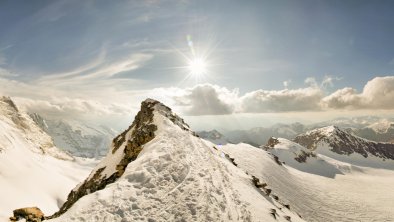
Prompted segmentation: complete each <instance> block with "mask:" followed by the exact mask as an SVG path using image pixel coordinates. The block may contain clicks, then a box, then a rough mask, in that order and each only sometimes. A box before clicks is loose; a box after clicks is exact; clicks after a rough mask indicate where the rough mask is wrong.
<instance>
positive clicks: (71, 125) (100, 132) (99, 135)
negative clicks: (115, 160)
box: [30, 113, 116, 158]
mask: <svg viewBox="0 0 394 222" xmlns="http://www.w3.org/2000/svg"><path fill="white" fill-rule="evenodd" d="M30 116H31V118H32V119H33V120H34V121H35V122H36V123H37V125H39V126H40V128H41V129H42V130H43V131H45V132H46V133H47V134H49V135H50V136H51V137H52V138H53V140H54V143H55V145H56V146H57V147H59V148H61V149H63V150H66V151H67V152H69V153H71V154H73V155H74V156H79V157H89V158H92V157H102V156H105V155H106V153H107V151H108V147H109V146H110V144H111V140H112V138H114V137H115V135H116V132H115V131H114V130H111V129H109V128H107V127H104V126H95V125H93V124H89V125H88V124H85V123H82V122H79V121H72V120H53V119H44V118H43V117H41V116H40V115H39V114H37V113H33V114H30Z"/></svg>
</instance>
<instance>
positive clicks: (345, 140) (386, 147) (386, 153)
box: [294, 126, 394, 160]
mask: <svg viewBox="0 0 394 222" xmlns="http://www.w3.org/2000/svg"><path fill="white" fill-rule="evenodd" d="M294 142H296V143H298V144H300V145H302V146H304V147H306V148H308V149H309V150H312V151H313V150H315V149H316V148H317V147H318V144H320V143H323V142H324V143H327V144H328V145H329V147H330V150H331V151H332V152H335V153H337V154H342V155H350V154H352V153H358V154H360V155H362V156H363V157H365V158H367V157H368V155H372V156H376V157H379V158H382V159H392V160H394V144H391V143H378V142H373V141H369V140H366V139H363V138H360V137H357V136H353V135H351V134H350V133H347V132H345V131H343V130H341V129H339V128H338V127H336V126H329V127H324V128H319V129H315V130H312V131H309V132H307V133H305V134H301V135H299V136H297V137H296V138H295V139H294ZM301 159H302V157H301ZM301 159H300V160H301Z"/></svg>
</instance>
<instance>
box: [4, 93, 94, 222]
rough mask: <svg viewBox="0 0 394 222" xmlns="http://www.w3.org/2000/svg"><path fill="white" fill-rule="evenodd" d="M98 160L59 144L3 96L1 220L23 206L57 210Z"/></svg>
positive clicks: (45, 211) (48, 212)
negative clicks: (74, 155) (72, 153)
mask: <svg viewBox="0 0 394 222" xmlns="http://www.w3.org/2000/svg"><path fill="white" fill-rule="evenodd" d="M95 164H96V162H94V161H92V160H85V159H81V158H76V159H75V158H72V157H71V156H69V155H68V154H66V153H64V152H62V151H61V150H59V149H58V148H56V147H55V146H54V144H53V142H52V139H51V137H50V136H48V135H47V134H46V133H45V132H43V131H42V130H41V129H40V128H39V127H38V126H37V125H36V124H35V123H34V121H33V120H32V119H31V118H30V117H29V116H28V115H27V114H26V113H24V112H20V111H19V110H18V109H17V108H16V106H15V105H13V102H12V100H10V99H9V98H7V97H1V98H0V197H1V199H2V201H0V221H7V220H8V218H9V217H10V216H12V211H13V210H15V209H17V208H21V207H32V206H39V207H40V208H41V210H43V212H44V213H45V214H51V213H54V212H55V211H57V210H58V208H59V206H60V205H61V204H62V203H63V202H64V201H65V199H66V198H67V194H68V192H69V190H70V189H71V188H72V187H74V186H75V185H76V184H77V183H78V182H79V181H80V180H82V178H85V177H86V176H87V175H88V173H89V171H90V170H91V169H92V167H93V165H95Z"/></svg>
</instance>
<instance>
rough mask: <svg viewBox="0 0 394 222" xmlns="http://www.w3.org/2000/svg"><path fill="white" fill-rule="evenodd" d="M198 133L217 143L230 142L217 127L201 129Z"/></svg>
mask: <svg viewBox="0 0 394 222" xmlns="http://www.w3.org/2000/svg"><path fill="white" fill-rule="evenodd" d="M197 135H198V136H199V137H201V138H203V139H206V140H208V141H210V142H212V143H214V144H217V145H223V144H227V143H229V142H230V141H229V140H228V139H227V138H226V137H225V136H224V135H223V134H221V133H220V132H219V131H217V130H215V129H214V130H211V131H199V132H197Z"/></svg>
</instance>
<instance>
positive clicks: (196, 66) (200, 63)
mask: <svg viewBox="0 0 394 222" xmlns="http://www.w3.org/2000/svg"><path fill="white" fill-rule="evenodd" d="M187 68H188V69H189V71H190V73H191V74H192V75H196V76H200V75H203V74H205V73H206V72H207V64H206V62H205V61H204V59H202V58H195V59H193V60H190V61H189V64H188V66H187Z"/></svg>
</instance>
